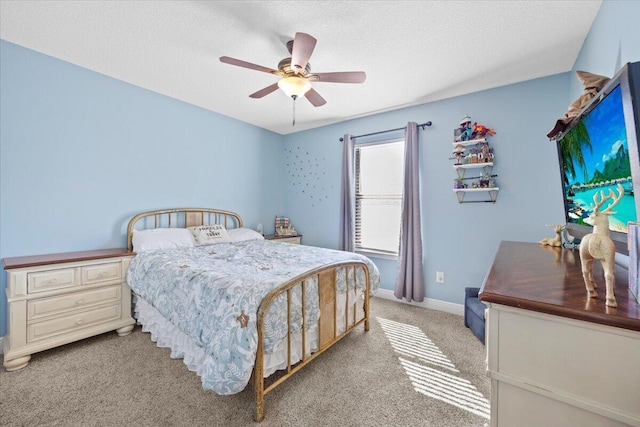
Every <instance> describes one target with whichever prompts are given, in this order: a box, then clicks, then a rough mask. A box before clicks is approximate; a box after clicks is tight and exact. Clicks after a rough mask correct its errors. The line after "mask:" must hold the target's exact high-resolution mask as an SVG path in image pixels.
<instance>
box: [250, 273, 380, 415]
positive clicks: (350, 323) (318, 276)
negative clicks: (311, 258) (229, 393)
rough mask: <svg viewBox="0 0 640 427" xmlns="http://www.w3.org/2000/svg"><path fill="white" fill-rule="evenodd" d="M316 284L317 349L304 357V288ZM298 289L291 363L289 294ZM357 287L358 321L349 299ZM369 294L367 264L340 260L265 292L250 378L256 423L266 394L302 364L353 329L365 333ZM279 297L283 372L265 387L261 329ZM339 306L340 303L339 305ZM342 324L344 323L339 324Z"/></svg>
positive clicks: (352, 299) (302, 365) (354, 302)
mask: <svg viewBox="0 0 640 427" xmlns="http://www.w3.org/2000/svg"><path fill="white" fill-rule="evenodd" d="M360 269H361V270H362V271H363V272H364V283H361V281H362V275H360V282H359V281H358V271H359V270H360ZM339 274H344V276H345V284H346V286H345V288H346V289H345V290H346V292H344V296H343V297H342V298H339V296H340V294H341V292H340V290H339V287H338V282H339V280H338V276H339ZM313 279H315V281H316V282H317V287H318V292H317V298H318V301H317V303H318V308H319V312H320V315H319V320H318V322H317V342H318V346H317V347H318V348H317V350H315V351H313V352H311V353H310V354H307V351H305V349H306V348H307V347H306V340H307V338H308V337H307V336H306V335H307V327H306V326H307V325H305V324H304V322H305V320H306V319H307V316H306V315H305V314H306V313H305V306H306V304H305V303H306V301H305V298H306V294H307V292H306V286H310V285H309V280H313ZM296 287H300V294H301V299H302V300H301V302H300V303H301V310H302V316H301V319H302V325H301V326H302V327H301V328H300V332H299V333H300V334H301V339H302V347H301V351H300V354H301V355H302V356H301V360H299V361H297V362H292V354H293V351H292V347H291V346H292V334H293V332H292V330H293V324H292V291H293V290H294V289H295V288H296ZM358 287H360V288H361V289H362V291H363V299H364V301H363V311H364V313H361V314H362V316H361V317H360V318H358V311H359V310H358V309H357V303H358V298H359V297H358V296H357V295H358V294H357V292H354V294H353V296H352V297H351V298H350V292H349V290H350V289H351V288H353V290H354V291H356V290H357V289H358ZM369 293H370V278H369V270H368V268H367V265H366V264H365V263H364V262H362V261H342V262H338V263H333V264H329V265H326V266H323V267H320V268H316V269H314V270H311V271H309V272H306V273H305V274H303V275H300V276H298V277H296V278H294V279H292V280H290V281H288V282H287V283H285V284H284V285H282V286H280V287H278V288H277V289H274V290H273V291H271V293H269V294H268V295H267V296H266V297H265V298H264V299H263V300H262V303H261V304H260V308H259V309H258V317H257V328H258V348H257V352H256V362H255V367H254V371H253V375H252V383H253V387H254V390H255V399H256V414H255V419H256V421H258V422H260V421H262V419H263V418H264V397H265V395H266V394H267V393H269V392H271V391H272V390H273V389H275V388H276V387H277V386H278V385H280V384H282V383H283V382H284V381H286V380H287V379H288V378H290V377H291V376H292V375H293V374H294V373H296V372H297V371H299V370H300V369H302V367H304V366H305V365H307V364H308V363H309V362H311V361H312V360H313V359H315V358H316V357H318V356H319V355H320V354H322V353H323V352H324V351H325V350H327V349H328V348H329V347H331V346H332V345H333V344H335V343H337V342H338V341H340V340H341V339H342V338H344V337H345V336H346V335H347V334H349V333H350V332H351V331H353V330H354V329H355V328H356V327H358V326H359V325H361V324H362V323H364V330H365V331H368V330H369ZM281 295H286V301H287V302H286V307H287V313H286V315H287V337H286V339H287V368H286V372H284V373H283V374H281V375H280V376H279V377H278V378H277V379H275V380H274V381H273V382H271V383H270V384H269V385H268V386H265V378H264V357H265V348H264V327H265V316H266V314H267V312H268V310H269V307H270V306H271V304H272V303H273V302H274V301H275V300H276V298H278V297H279V296H281ZM339 299H345V302H344V304H345V306H344V311H343V312H342V313H343V316H342V317H344V319H340V318H339V316H338V313H339V311H340V309H339V307H338V304H339V302H338V301H339ZM340 304H341V303H340ZM340 322H344V324H342V323H340Z"/></svg>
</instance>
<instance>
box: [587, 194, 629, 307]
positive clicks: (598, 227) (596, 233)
mask: <svg viewBox="0 0 640 427" xmlns="http://www.w3.org/2000/svg"><path fill="white" fill-rule="evenodd" d="M623 195H624V188H622V185H620V184H618V195H617V196H616V194H615V193H614V191H613V190H612V189H609V194H608V195H605V193H604V191H602V190H601V191H600V193H599V197H598V193H596V194H594V195H593V201H594V204H593V205H592V207H593V213H592V214H591V219H593V221H594V223H593V233H590V234H587V235H586V236H584V238H583V239H582V242H580V261H582V277H584V283H585V285H586V287H587V292H589V297H591V298H595V297H597V296H598V293H597V292H596V290H595V288H596V284H595V282H594V281H593V275H592V274H591V266H592V264H593V261H594V260H596V259H597V260H600V262H601V263H602V269H603V270H604V280H605V283H606V287H607V297H606V305H607V306H609V307H617V306H618V303H617V302H616V297H615V283H616V279H615V276H614V274H613V268H614V257H615V251H616V248H615V245H614V244H613V241H612V240H611V238H610V237H609V215H611V214H614V213H615V212H613V211H612V210H611V209H612V208H613V207H614V206H615V205H617V204H618V203H619V202H620V200H621V199H622V196H623ZM608 200H611V203H609V205H608V206H607V207H606V208H605V209H604V210H602V211H600V210H599V209H600V208H601V207H602V205H603V204H604V203H605V202H607V201H608Z"/></svg>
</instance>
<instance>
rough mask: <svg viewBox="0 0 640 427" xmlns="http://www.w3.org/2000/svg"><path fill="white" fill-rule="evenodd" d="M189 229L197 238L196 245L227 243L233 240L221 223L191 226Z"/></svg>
mask: <svg viewBox="0 0 640 427" xmlns="http://www.w3.org/2000/svg"><path fill="white" fill-rule="evenodd" d="M188 230H189V231H190V232H191V233H192V234H193V237H194V238H195V239H196V246H204V245H214V244H216V243H227V242H230V241H231V239H230V238H229V235H228V234H227V230H226V229H225V228H224V226H222V225H220V224H211V225H199V226H196V227H189V228H188Z"/></svg>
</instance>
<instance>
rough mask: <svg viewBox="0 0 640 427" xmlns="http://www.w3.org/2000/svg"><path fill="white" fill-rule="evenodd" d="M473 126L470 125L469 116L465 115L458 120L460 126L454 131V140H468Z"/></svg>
mask: <svg viewBox="0 0 640 427" xmlns="http://www.w3.org/2000/svg"><path fill="white" fill-rule="evenodd" d="M472 133H473V126H472V125H471V117H469V116H468V115H465V116H464V117H463V118H462V121H460V126H459V127H458V129H456V130H455V131H454V136H455V139H454V141H455V142H462V141H470V140H471V139H472V137H471V134H472Z"/></svg>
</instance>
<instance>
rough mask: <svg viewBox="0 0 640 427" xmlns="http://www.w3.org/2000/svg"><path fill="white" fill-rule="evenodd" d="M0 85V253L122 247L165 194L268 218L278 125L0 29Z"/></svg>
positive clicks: (276, 199) (274, 207)
mask: <svg viewBox="0 0 640 427" xmlns="http://www.w3.org/2000/svg"><path fill="white" fill-rule="evenodd" d="M0 93H1V97H0V208H1V209H0V258H4V257H12V256H22V255H36V254H45V253H57V252H71V251H81V250H90V249H99V248H110V247H124V246H125V245H126V239H125V234H126V232H125V227H126V223H127V221H128V220H129V219H130V218H131V216H133V215H134V214H136V213H138V212H140V211H145V210H151V209H160V208H167V207H176V206H198V207H200V206H207V207H212V206H213V207H221V208H225V209H229V210H233V211H236V212H239V213H240V214H241V215H242V216H243V218H244V219H245V221H246V225H247V226H250V227H253V228H255V226H256V224H257V223H258V222H262V223H264V224H265V225H267V226H268V225H269V224H271V230H273V221H271V218H273V216H275V215H276V214H277V213H278V211H279V210H280V209H281V206H282V196H281V192H280V191H276V190H275V189H277V187H278V184H279V183H280V182H281V180H282V179H281V174H280V172H279V171H280V169H281V167H280V166H281V159H280V158H279V154H280V149H281V144H282V137H281V135H278V134H275V133H272V132H269V131H266V130H264V129H261V128H258V127H255V126H251V125H248V124H246V123H242V122H240V121H237V120H234V119H230V118H228V117H225V116H222V115H220V114H216V113H213V112H210V111H206V110H204V109H201V108H198V107H195V106H193V105H190V104H186V103H183V102H180V101H177V100H175V99H171V98H168V97H166V96H163V95H159V94H157V93H153V92H150V91H147V90H145V89H141V88H139V87H135V86H132V85H129V84H126V83H123V82H121V81H118V80H115V79H112V78H109V77H106V76H104V75H101V74H98V73H95V72H92V71H89V70H87V69H83V68H80V67H77V66H74V65H71V64H69V63H66V62H63V61H59V60H57V59H54V58H51V57H48V56H45V55H42V54H39V53H36V52H34V51H32V50H28V49H25V48H22V47H20V46H17V45H15V44H11V43H8V42H6V41H0ZM267 231H268V229H267ZM0 277H1V279H0V280H1V282H0V290H1V292H0V336H2V335H4V334H5V332H6V329H5V319H6V297H5V292H4V288H5V287H6V275H5V274H0Z"/></svg>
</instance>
